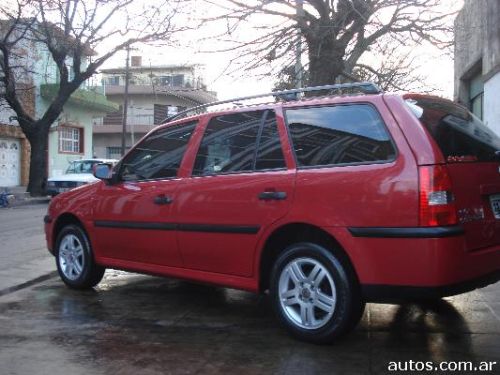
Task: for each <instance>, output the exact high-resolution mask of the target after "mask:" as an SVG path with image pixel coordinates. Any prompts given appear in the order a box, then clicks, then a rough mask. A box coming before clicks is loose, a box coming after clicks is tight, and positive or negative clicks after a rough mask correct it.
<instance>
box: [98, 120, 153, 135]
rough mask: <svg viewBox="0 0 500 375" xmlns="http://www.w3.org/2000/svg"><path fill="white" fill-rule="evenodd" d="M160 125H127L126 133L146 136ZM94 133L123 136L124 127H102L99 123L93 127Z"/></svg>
mask: <svg viewBox="0 0 500 375" xmlns="http://www.w3.org/2000/svg"><path fill="white" fill-rule="evenodd" d="M156 126H158V125H147V124H143V125H138V124H127V127H126V132H127V134H131V133H134V134H137V135H144V134H146V133H148V132H149V131H151V130H153V129H154V128H155V127H156ZM92 132H93V133H94V134H121V132H122V125H102V124H99V123H95V122H94V125H93V127H92Z"/></svg>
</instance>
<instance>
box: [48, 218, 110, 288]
mask: <svg viewBox="0 0 500 375" xmlns="http://www.w3.org/2000/svg"><path fill="white" fill-rule="evenodd" d="M68 243H71V244H73V246H74V244H77V245H81V248H82V251H79V252H78V254H80V255H78V256H74V254H73V258H72V259H71V260H69V262H71V264H75V261H77V262H78V266H79V267H78V270H80V272H76V270H77V268H72V266H71V265H69V264H70V263H68V262H67V261H66V259H68V256H69V255H68V256H66V258H65V257H64V256H59V254H60V252H63V253H65V254H67V253H68V246H71V245H68ZM74 247H75V248H78V249H79V248H80V246H74ZM54 255H55V258H56V264H57V271H58V272H59V276H60V277H61V279H62V281H64V283H65V284H66V285H67V286H68V287H70V288H72V289H89V288H93V287H94V286H96V285H97V284H99V282H100V281H101V280H102V278H103V276H104V271H106V269H105V268H104V267H102V266H100V265H98V264H96V263H95V262H94V256H93V254H92V248H91V246H90V241H89V240H88V237H87V234H86V233H85V231H84V230H83V229H82V228H81V227H80V226H78V225H73V224H71V225H67V226H65V227H64V228H63V229H62V230H61V231H60V232H59V234H58V235H57V239H56V246H55V253H54ZM70 269H73V270H74V271H75V272H71V271H70Z"/></svg>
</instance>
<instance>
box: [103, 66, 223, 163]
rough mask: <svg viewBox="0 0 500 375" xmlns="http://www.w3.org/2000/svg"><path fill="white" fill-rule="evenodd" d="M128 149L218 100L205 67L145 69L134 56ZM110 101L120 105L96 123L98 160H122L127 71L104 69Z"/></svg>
mask: <svg viewBox="0 0 500 375" xmlns="http://www.w3.org/2000/svg"><path fill="white" fill-rule="evenodd" d="M129 72H130V73H129V90H128V91H129V98H128V106H127V127H126V129H127V133H126V148H127V149H128V148H130V147H131V146H132V145H133V144H134V143H135V142H137V141H138V140H139V139H140V138H141V137H143V136H144V135H145V134H146V133H147V132H149V131H150V130H151V129H153V128H154V127H155V126H157V125H159V124H161V123H162V122H164V120H165V118H166V117H167V116H169V115H172V114H175V113H177V112H178V111H181V110H183V109H186V108H188V107H193V106H196V105H199V104H204V103H209V102H212V101H215V100H217V97H216V94H215V93H214V92H210V91H208V90H207V87H206V86H205V84H204V83H203V79H202V77H203V66H201V65H161V66H145V65H142V59H141V57H140V56H132V58H131V66H130V70H129ZM101 73H102V74H103V81H104V84H105V87H106V96H107V98H108V100H110V101H112V102H114V103H116V104H118V105H120V109H119V110H118V111H116V112H113V113H109V114H108V115H107V116H105V117H104V118H103V119H102V121H96V122H95V123H94V129H93V131H94V142H93V143H94V154H95V155H96V156H98V157H105V158H119V157H120V156H121V134H122V122H123V102H124V93H125V68H124V67H119V68H112V69H103V70H102V71H101Z"/></svg>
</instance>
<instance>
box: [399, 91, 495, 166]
mask: <svg viewBox="0 0 500 375" xmlns="http://www.w3.org/2000/svg"><path fill="white" fill-rule="evenodd" d="M406 103H407V104H408V106H409V107H410V108H411V109H412V112H413V113H414V114H415V115H416V116H417V117H418V118H419V119H420V122H421V123H422V124H423V125H424V126H425V127H426V128H427V130H428V131H429V133H430V134H431V135H432V137H433V138H434V140H435V141H436V143H437V144H438V146H439V148H440V149H441V152H442V153H443V155H444V157H445V158H446V160H447V161H448V162H463V161H493V160H495V159H497V158H498V153H499V150H500V137H498V136H497V135H496V134H495V133H494V132H493V131H492V130H491V129H489V128H488V127H487V126H486V125H484V124H483V123H482V122H481V120H479V119H478V118H477V117H476V116H474V115H473V114H472V113H471V112H469V111H468V110H467V109H465V108H464V107H462V106H460V105H458V104H455V103H453V102H451V101H449V100H445V99H438V98H422V97H417V98H414V97H411V98H407V100H406Z"/></svg>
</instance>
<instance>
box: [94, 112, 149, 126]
mask: <svg viewBox="0 0 500 375" xmlns="http://www.w3.org/2000/svg"><path fill="white" fill-rule="evenodd" d="M154 120H155V119H154V116H153V115H132V116H130V115H129V116H127V125H158V124H155V121H154ZM122 123H123V113H122V112H121V111H117V112H113V113H108V114H107V115H106V117H104V118H99V119H94V125H96V126H107V125H122Z"/></svg>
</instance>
